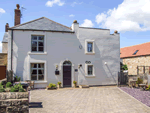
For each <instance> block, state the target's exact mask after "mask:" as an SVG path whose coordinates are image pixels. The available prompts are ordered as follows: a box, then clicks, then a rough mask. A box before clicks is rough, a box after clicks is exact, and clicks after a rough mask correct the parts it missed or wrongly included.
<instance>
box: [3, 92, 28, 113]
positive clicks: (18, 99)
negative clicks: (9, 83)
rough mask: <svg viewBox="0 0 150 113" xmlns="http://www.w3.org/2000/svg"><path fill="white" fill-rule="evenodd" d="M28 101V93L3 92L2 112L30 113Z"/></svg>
mask: <svg viewBox="0 0 150 113" xmlns="http://www.w3.org/2000/svg"><path fill="white" fill-rule="evenodd" d="M28 99H29V93H28V92H2V93H0V111H1V112H2V111H3V112H4V113H5V112H7V113H14V112H19V113H20V112H21V113H22V112H23V113H29V100H28Z"/></svg>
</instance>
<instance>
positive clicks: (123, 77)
mask: <svg viewBox="0 0 150 113" xmlns="http://www.w3.org/2000/svg"><path fill="white" fill-rule="evenodd" d="M127 83H128V72H120V73H119V74H118V85H127Z"/></svg>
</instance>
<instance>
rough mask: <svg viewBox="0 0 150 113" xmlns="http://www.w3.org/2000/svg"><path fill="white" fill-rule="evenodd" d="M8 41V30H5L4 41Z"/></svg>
mask: <svg viewBox="0 0 150 113" xmlns="http://www.w3.org/2000/svg"><path fill="white" fill-rule="evenodd" d="M3 42H4V43H5V42H8V32H5V34H4V36H3V41H2V43H3Z"/></svg>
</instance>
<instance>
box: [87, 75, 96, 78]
mask: <svg viewBox="0 0 150 113" xmlns="http://www.w3.org/2000/svg"><path fill="white" fill-rule="evenodd" d="M85 77H87V78H94V77H95V75H85Z"/></svg>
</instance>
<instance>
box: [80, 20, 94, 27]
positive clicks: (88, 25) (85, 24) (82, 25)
mask: <svg viewBox="0 0 150 113" xmlns="http://www.w3.org/2000/svg"><path fill="white" fill-rule="evenodd" d="M80 26H81V27H93V26H94V24H93V23H92V21H91V20H88V19H85V20H84V23H83V24H81V25H80Z"/></svg>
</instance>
